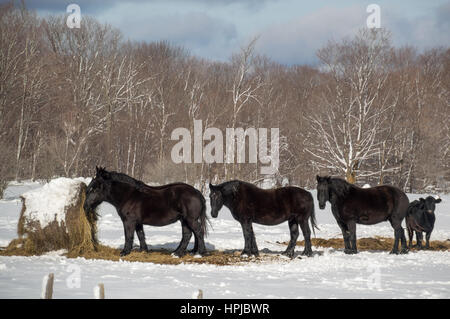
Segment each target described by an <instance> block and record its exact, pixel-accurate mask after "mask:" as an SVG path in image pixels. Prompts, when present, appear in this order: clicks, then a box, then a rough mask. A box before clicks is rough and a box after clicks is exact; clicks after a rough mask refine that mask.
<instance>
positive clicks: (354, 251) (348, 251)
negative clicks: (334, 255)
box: [344, 249, 358, 255]
mask: <svg viewBox="0 0 450 319" xmlns="http://www.w3.org/2000/svg"><path fill="white" fill-rule="evenodd" d="M344 253H345V254H347V255H356V254H357V253H358V251H356V250H354V249H345V250H344Z"/></svg>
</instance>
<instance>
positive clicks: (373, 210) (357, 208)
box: [343, 185, 409, 225]
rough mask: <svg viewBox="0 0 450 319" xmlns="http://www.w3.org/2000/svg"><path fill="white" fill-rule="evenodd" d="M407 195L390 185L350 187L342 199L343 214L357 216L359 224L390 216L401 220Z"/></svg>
mask: <svg viewBox="0 0 450 319" xmlns="http://www.w3.org/2000/svg"><path fill="white" fill-rule="evenodd" d="M408 204H409V201H408V197H407V196H406V195H405V193H403V192H402V191H401V190H400V189H398V188H397V187H394V186H390V185H381V186H376V187H371V188H360V187H356V186H355V187H352V188H351V189H350V190H349V192H348V194H347V196H346V199H345V201H344V212H343V213H344V216H345V215H348V216H347V217H348V218H352V217H351V216H357V222H358V223H361V224H369V225H370V224H376V223H379V222H381V221H386V220H391V219H392V218H395V219H399V220H402V219H403V218H404V217H405V216H406V212H407V209H408Z"/></svg>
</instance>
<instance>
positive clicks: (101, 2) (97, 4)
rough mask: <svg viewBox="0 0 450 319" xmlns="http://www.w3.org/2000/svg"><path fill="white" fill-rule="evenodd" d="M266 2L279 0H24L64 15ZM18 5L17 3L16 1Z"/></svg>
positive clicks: (259, 5) (28, 3)
mask: <svg viewBox="0 0 450 319" xmlns="http://www.w3.org/2000/svg"><path fill="white" fill-rule="evenodd" d="M268 1H272V2H273V1H279V0H25V4H26V6H27V8H29V9H36V10H40V11H48V12H51V13H58V12H61V13H64V12H65V11H66V8H67V6H68V5H69V4H71V3H75V4H78V5H79V6H80V7H81V8H82V10H83V12H85V13H89V14H95V13H98V12H100V11H103V10H107V9H111V8H113V7H114V6H115V5H117V4H119V3H120V4H139V3H141V4H149V3H150V4H151V3H168V2H171V3H180V4H186V3H192V4H193V5H195V4H206V5H208V6H224V5H230V4H240V5H245V6H247V7H252V8H260V7H262V6H263V5H264V4H265V3H266V2H268ZM7 2H9V0H0V3H7ZM16 2H17V3H19V1H16Z"/></svg>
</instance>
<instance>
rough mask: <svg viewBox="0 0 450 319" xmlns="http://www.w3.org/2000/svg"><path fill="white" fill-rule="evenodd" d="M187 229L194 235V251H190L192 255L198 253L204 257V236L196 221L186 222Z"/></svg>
mask: <svg viewBox="0 0 450 319" xmlns="http://www.w3.org/2000/svg"><path fill="white" fill-rule="evenodd" d="M186 223H187V225H188V227H189V228H190V229H191V230H192V232H193V233H194V238H195V244H194V249H193V250H192V251H193V252H194V253H196V252H198V253H199V254H200V255H204V254H205V253H206V247H205V241H204V239H203V237H204V234H203V231H202V226H201V225H200V223H199V221H198V220H190V219H188V220H187V221H186Z"/></svg>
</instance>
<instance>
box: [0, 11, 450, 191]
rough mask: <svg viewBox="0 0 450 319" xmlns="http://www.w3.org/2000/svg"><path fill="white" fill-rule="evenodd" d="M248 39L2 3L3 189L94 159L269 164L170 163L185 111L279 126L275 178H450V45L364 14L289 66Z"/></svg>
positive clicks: (236, 175)
mask: <svg viewBox="0 0 450 319" xmlns="http://www.w3.org/2000/svg"><path fill="white" fill-rule="evenodd" d="M312 32H313V30H312ZM256 41H257V39H254V40H252V41H250V42H249V43H248V44H246V45H244V46H242V47H240V48H236V53H235V54H233V55H232V56H231V57H230V59H229V61H227V62H217V61H209V60H205V59H201V58H198V57H196V56H193V55H192V54H190V53H189V50H188V48H183V47H179V46H175V45H173V44H170V43H168V42H165V41H160V42H152V43H146V42H131V41H128V40H126V39H124V38H123V35H122V34H121V32H120V31H119V30H117V29H114V28H113V27H112V26H110V25H107V24H102V23H99V22H98V21H97V20H95V19H94V18H92V17H83V19H82V22H81V28H80V29H76V28H75V29H70V28H68V27H67V26H66V16H64V15H61V16H48V17H45V18H42V17H38V16H37V14H36V13H35V12H33V11H30V10H27V9H26V8H24V7H22V6H19V7H17V6H16V7H15V6H14V5H13V4H7V5H2V6H0V149H1V152H0V162H1V165H0V189H2V188H4V187H5V185H6V184H7V182H8V181H11V180H22V179H33V180H35V179H50V178H52V177H55V176H67V177H73V176H92V175H93V173H94V170H95V166H96V165H101V166H106V168H107V169H111V170H116V171H120V172H123V173H126V174H129V175H131V176H133V177H135V178H137V179H141V180H144V181H146V182H153V183H168V182H173V181H183V182H187V183H191V184H195V183H198V182H199V181H206V180H211V181H213V182H219V181H220V182H222V181H225V180H229V179H242V180H246V181H250V182H256V181H259V180H261V179H262V178H265V177H267V176H263V175H260V170H259V168H258V163H256V164H222V163H213V164H206V163H202V164H175V163H173V161H172V160H171V157H170V154H171V149H172V146H173V145H174V144H175V143H176V141H172V140H171V139H170V136H171V132H172V131H173V130H174V129H175V128H178V127H185V128H187V129H189V130H190V131H191V132H193V124H194V119H197V120H202V121H203V126H204V128H206V127H217V128H219V129H221V130H223V131H225V128H238V127H242V128H244V129H246V128H250V127H254V128H279V129H280V145H279V147H280V167H279V171H278V172H277V173H276V174H275V175H274V176H271V177H270V178H273V179H274V180H276V181H277V182H278V184H280V183H281V181H282V180H283V179H287V180H288V181H289V183H290V184H295V185H299V186H303V187H315V184H316V182H315V176H316V174H329V175H335V176H340V177H343V178H346V179H347V180H348V181H350V182H352V183H357V184H358V185H362V184H365V183H369V184H370V185H377V184H392V185H396V186H398V187H400V188H402V189H404V190H405V191H409V192H415V191H423V190H428V191H433V190H438V191H448V190H449V189H450V98H449V87H450V82H449V81H450V74H449V70H450V49H449V47H448V46H443V47H438V48H433V49H429V50H427V51H424V52H418V50H416V49H415V48H414V47H413V46H410V47H401V48H398V47H394V46H393V45H392V44H391V41H390V34H389V31H388V30H385V29H367V28H363V29H361V30H359V32H358V33H357V34H356V35H355V36H354V37H352V38H348V39H343V40H340V41H330V42H328V43H324V45H323V47H322V48H321V49H320V50H318V52H317V56H318V59H319V64H318V65H314V66H311V65H292V66H286V65H281V64H279V63H276V62H275V61H273V60H271V59H270V57H267V56H262V55H259V54H258V53H257V52H256V50H255V45H256ZM443 45H446V44H443ZM192 135H193V134H192ZM427 187H428V188H427ZM0 193H1V191H0Z"/></svg>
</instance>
